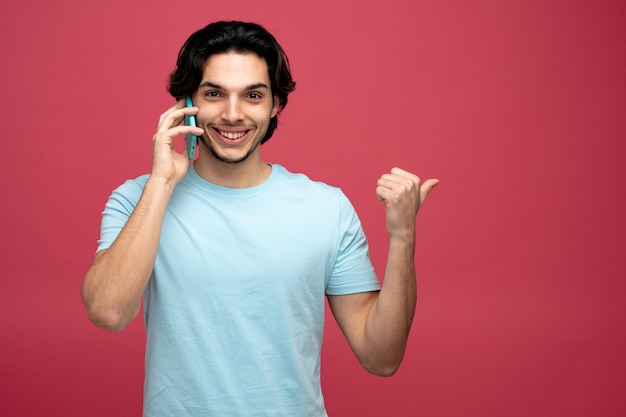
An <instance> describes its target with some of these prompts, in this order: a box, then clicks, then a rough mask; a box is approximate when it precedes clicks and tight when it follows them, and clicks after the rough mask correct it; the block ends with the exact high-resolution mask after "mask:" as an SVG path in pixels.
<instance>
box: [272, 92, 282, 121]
mask: <svg viewBox="0 0 626 417" xmlns="http://www.w3.org/2000/svg"><path fill="white" fill-rule="evenodd" d="M279 109H280V99H279V98H278V96H274V98H273V100H272V115H271V116H270V119H271V118H272V117H275V116H276V115H277V114H278V110H279Z"/></svg>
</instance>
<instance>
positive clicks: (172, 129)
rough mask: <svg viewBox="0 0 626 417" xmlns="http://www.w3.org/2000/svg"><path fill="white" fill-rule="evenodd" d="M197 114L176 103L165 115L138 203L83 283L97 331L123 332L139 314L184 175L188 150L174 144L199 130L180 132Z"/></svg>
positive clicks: (194, 109)
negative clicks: (172, 200) (170, 206)
mask: <svg viewBox="0 0 626 417" xmlns="http://www.w3.org/2000/svg"><path fill="white" fill-rule="evenodd" d="M195 113H197V108H195V107H191V108H186V107H184V103H183V101H182V100H180V101H179V102H178V103H176V105H175V106H174V107H172V108H171V109H169V110H168V111H166V112H165V113H163V115H162V116H161V119H160V121H159V126H158V128H157V133H156V134H155V135H154V138H153V140H154V145H153V159H152V173H151V175H150V178H149V179H148V181H147V182H146V184H145V187H144V190H143V193H142V195H141V198H140V199H139V201H138V203H137V206H136V207H135V209H134V210H133V213H132V214H131V215H130V217H129V218H128V221H127V222H126V224H125V225H124V227H123V228H122V230H121V231H120V233H119V235H118V236H117V238H116V239H115V241H114V242H113V244H112V245H111V246H110V247H109V248H108V249H105V250H102V251H100V252H98V253H97V254H96V256H95V258H94V262H93V264H92V265H91V267H90V268H89V270H88V271H87V275H86V276H85V279H84V281H83V286H82V291H81V295H82V299H83V302H84V304H85V308H86V309H87V314H88V316H89V319H90V320H91V321H92V322H93V323H94V324H95V325H96V326H98V327H101V328H103V329H106V330H109V331H113V332H119V331H122V330H123V329H124V328H125V327H126V325H127V324H128V323H130V322H131V321H132V320H133V319H134V318H135V317H136V316H137V314H138V313H139V310H140V307H141V298H142V296H143V292H144V290H145V288H146V286H147V285H148V280H149V279H150V275H151V274H152V269H153V268H154V261H155V259H156V254H157V251H158V246H159V238H160V235H161V225H162V223H163V217H164V215H165V210H166V208H167V204H168V202H169V200H170V197H171V195H172V192H173V191H174V188H175V187H176V184H178V182H179V181H180V180H181V179H182V178H183V177H184V176H185V175H186V173H187V169H188V167H189V160H188V159H187V156H186V149H183V152H182V153H178V152H176V151H175V150H174V147H173V139H174V138H175V137H176V136H179V135H181V134H185V133H187V132H191V133H194V134H201V132H202V129H199V128H194V127H188V126H181V125H180V122H181V120H182V118H183V115H185V114H195Z"/></svg>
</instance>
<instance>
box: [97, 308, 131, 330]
mask: <svg viewBox="0 0 626 417" xmlns="http://www.w3.org/2000/svg"><path fill="white" fill-rule="evenodd" d="M87 317H89V321H91V322H92V323H93V324H94V325H95V326H96V327H99V328H101V329H104V330H106V331H109V332H111V333H119V332H121V331H122V330H124V329H125V328H126V326H127V325H128V321H126V320H123V319H122V316H121V315H119V314H116V313H115V312H111V311H109V312H103V311H94V310H90V309H87Z"/></svg>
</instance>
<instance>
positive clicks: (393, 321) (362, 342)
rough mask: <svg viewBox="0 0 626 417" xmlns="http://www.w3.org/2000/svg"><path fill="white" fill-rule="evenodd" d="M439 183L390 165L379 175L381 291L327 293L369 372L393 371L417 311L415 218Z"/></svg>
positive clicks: (348, 337) (352, 345)
mask: <svg viewBox="0 0 626 417" xmlns="http://www.w3.org/2000/svg"><path fill="white" fill-rule="evenodd" d="M438 183H439V181H438V180H436V179H430V180H427V181H424V182H423V183H422V182H421V181H420V179H419V178H418V177H417V176H416V175H414V174H411V173H410V172H407V171H404V170H402V169H400V168H393V169H392V170H391V172H390V173H388V174H385V175H383V176H382V177H381V178H380V179H379V180H378V187H377V188H376V194H377V195H378V199H379V200H380V201H381V202H383V203H384V204H385V206H386V207H387V210H386V218H387V231H388V233H389V254H388V257H387V265H386V268H385V277H384V281H383V285H382V288H381V290H380V292H378V291H376V292H364V293H356V294H348V295H329V296H328V302H329V305H330V308H331V310H332V312H333V315H334V316H335V319H336V320H337V323H338V324H339V327H340V328H341V330H342V331H343V333H344V335H345V336H346V339H347V340H348V343H349V344H350V347H351V348H352V351H353V352H354V354H355V355H356V357H357V359H358V360H359V362H360V363H361V365H362V366H363V367H364V368H365V369H366V370H367V371H369V372H371V373H373V374H376V375H382V376H391V375H393V374H394V373H395V372H396V370H397V369H398V367H399V366H400V363H401V362H402V358H403V356H404V351H405V348H406V343H407V339H408V336H409V330H410V329H411V323H412V321H413V315H414V313H415V303H416V298H417V289H416V282H415V263H414V255H415V217H416V215H417V212H418V211H419V209H420V207H421V206H422V204H424V200H425V199H426V196H428V194H429V193H430V191H431V190H432V189H433V187H435V186H436V185H437V184H438Z"/></svg>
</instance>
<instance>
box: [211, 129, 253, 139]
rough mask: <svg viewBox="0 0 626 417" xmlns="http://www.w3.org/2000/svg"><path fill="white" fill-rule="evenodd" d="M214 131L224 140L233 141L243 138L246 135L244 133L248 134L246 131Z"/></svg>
mask: <svg viewBox="0 0 626 417" xmlns="http://www.w3.org/2000/svg"><path fill="white" fill-rule="evenodd" d="M216 130H217V133H219V134H220V135H222V136H224V137H225V138H228V139H233V140H235V139H240V138H242V137H244V136H245V135H246V133H248V131H247V130H246V131H244V132H225V131H223V130H219V129H216Z"/></svg>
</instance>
